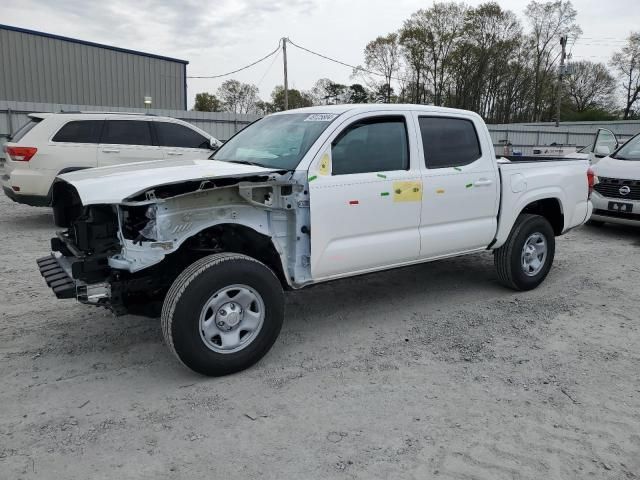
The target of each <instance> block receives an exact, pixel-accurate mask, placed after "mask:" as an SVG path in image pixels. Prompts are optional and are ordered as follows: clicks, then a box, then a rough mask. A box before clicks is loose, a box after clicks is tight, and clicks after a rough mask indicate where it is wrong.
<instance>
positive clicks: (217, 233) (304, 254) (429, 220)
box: [38, 105, 594, 375]
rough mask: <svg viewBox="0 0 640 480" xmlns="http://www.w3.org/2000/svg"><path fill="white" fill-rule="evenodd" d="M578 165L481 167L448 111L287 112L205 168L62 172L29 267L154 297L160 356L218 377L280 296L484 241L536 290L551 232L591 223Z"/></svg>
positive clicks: (120, 300)
mask: <svg viewBox="0 0 640 480" xmlns="http://www.w3.org/2000/svg"><path fill="white" fill-rule="evenodd" d="M588 168H589V165H588V161H586V160H575V159H558V160H555V161H554V160H549V159H545V160H543V161H540V160H538V161H527V160H526V159H525V160H523V161H519V162H510V161H508V160H506V159H498V160H497V159H496V157H495V153H494V149H493V146H492V142H491V137H490V136H489V132H488V130H487V127H486V125H485V124H484V122H483V121H482V119H481V118H480V117H479V116H478V115H476V114H474V113H472V112H468V111H463V110H453V109H445V108H437V107H429V106H419V105H343V106H323V107H313V108H305V109H300V110H292V111H288V112H282V113H278V114H274V115H271V116H268V117H265V118H263V119H261V120H259V121H257V122H255V123H253V124H251V125H250V126H248V127H247V128H245V129H244V130H243V131H241V132H240V133H238V134H237V135H236V136H234V137H232V138H231V139H230V140H229V141H228V142H227V143H225V144H224V145H223V146H222V147H221V148H220V149H219V150H218V151H217V152H216V153H215V154H213V156H212V160H206V161H200V160H189V161H184V160H182V161H181V160H176V161H157V162H143V163H138V164H129V165H121V166H113V167H105V168H98V169H92V170H84V171H78V172H73V173H69V174H65V175H62V176H61V177H60V178H59V180H58V181H57V182H56V183H55V184H54V189H53V204H54V216H55V220H56V223H57V225H58V226H60V227H64V228H66V230H64V231H60V232H59V233H58V235H57V237H55V238H53V239H52V242H51V243H52V250H53V252H52V253H51V255H50V256H47V257H44V258H41V259H39V260H38V265H39V268H40V271H41V273H42V275H43V276H44V277H45V279H46V281H47V283H48V284H49V286H50V287H51V288H52V289H53V291H54V292H55V294H56V296H58V297H59V298H77V299H79V300H80V301H81V302H83V303H88V304H95V305H103V306H107V307H109V308H111V309H112V310H113V311H115V312H116V313H126V312H131V313H140V312H143V313H147V314H152V313H153V312H149V311H148V310H152V309H151V308H150V307H152V306H154V305H157V306H160V305H161V306H162V310H161V323H162V330H163V334H164V338H165V341H166V343H167V345H168V346H169V348H170V349H171V350H172V351H173V353H175V355H176V356H177V357H178V358H179V359H180V360H181V361H182V362H183V363H184V364H185V365H186V366H188V367H190V368H191V369H193V370H195V371H196V372H200V373H202V374H205V375H223V374H228V373H231V372H236V371H239V370H242V369H244V368H247V367H248V366H250V365H252V364H253V363H255V362H256V361H258V360H259V359H260V358H261V357H262V356H263V355H265V354H266V352H267V351H268V350H269V349H270V348H271V346H272V345H273V343H274V341H275V340H276V337H277V336H278V333H279V331H280V328H281V326H282V322H283V318H284V298H283V290H286V289H299V288H302V287H306V286H308V285H313V284H316V283H319V282H325V281H328V280H334V279H338V278H344V277H349V276H354V275H360V274H364V273H369V272H375V271H379V270H385V269H390V268H395V267H402V266H406V265H412V264H416V263H421V262H427V261H432V260H437V259H441V258H447V257H452V256H457V255H465V254H470V253H476V252H482V251H487V250H492V251H493V252H494V256H495V264H496V267H497V271H498V277H499V279H500V280H501V282H502V283H504V284H505V285H506V286H508V287H510V288H513V289H516V290H529V289H532V288H535V287H536V286H537V285H539V284H540V282H542V281H543V279H544V278H545V277H546V275H547V273H548V272H549V269H550V268H551V265H552V262H553V258H554V253H555V236H557V235H561V234H562V233H564V232H566V231H568V230H569V229H571V228H574V227H576V226H578V225H581V224H582V223H584V222H585V221H586V220H587V219H588V218H589V216H590V215H591V211H592V206H591V202H590V200H589V196H590V192H591V189H592V187H593V183H594V176H593V174H592V173H591V172H590V171H589V170H588ZM427 282H428V280H427ZM354 301H357V300H354ZM156 312H158V310H156ZM156 314H157V313H156Z"/></svg>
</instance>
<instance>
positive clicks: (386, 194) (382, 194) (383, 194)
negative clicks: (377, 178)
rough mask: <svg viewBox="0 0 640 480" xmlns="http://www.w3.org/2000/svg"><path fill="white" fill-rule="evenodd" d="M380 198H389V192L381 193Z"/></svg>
mask: <svg viewBox="0 0 640 480" xmlns="http://www.w3.org/2000/svg"><path fill="white" fill-rule="evenodd" d="M380 196H381V197H388V196H389V192H381V193H380Z"/></svg>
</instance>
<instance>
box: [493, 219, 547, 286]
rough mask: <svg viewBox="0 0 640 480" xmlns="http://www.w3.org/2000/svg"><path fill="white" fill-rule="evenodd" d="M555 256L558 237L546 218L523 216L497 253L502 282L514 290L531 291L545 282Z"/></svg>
mask: <svg viewBox="0 0 640 480" xmlns="http://www.w3.org/2000/svg"><path fill="white" fill-rule="evenodd" d="M554 254H555V235H554V233H553V228H552V227H551V224H550V223H549V222H548V221H547V219H546V218H544V217H541V216H540V215H530V214H523V215H520V216H519V217H518V219H517V220H516V223H515V225H514V226H513V229H512V230H511V233H510V234H509V238H508V239H507V241H506V242H505V244H504V245H503V246H502V247H500V248H498V249H497V250H496V251H495V252H494V262H495V265H496V270H497V271H498V278H499V279H500V282H501V283H502V284H503V285H505V286H507V287H509V288H512V289H514V290H531V289H533V288H536V287H537V286H538V285H540V283H542V281H543V280H544V279H545V277H546V276H547V274H548V273H549V270H550V269H551V265H552V264H553V257H554Z"/></svg>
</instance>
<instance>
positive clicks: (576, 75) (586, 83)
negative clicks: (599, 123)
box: [566, 61, 616, 112]
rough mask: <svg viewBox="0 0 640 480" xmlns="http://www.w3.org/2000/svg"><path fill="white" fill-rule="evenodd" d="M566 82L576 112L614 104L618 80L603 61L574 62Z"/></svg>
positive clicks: (604, 107)
mask: <svg viewBox="0 0 640 480" xmlns="http://www.w3.org/2000/svg"><path fill="white" fill-rule="evenodd" d="M571 67H572V72H571V74H570V75H569V76H568V79H567V82H566V88H567V93H568V94H569V97H570V99H571V101H572V105H571V106H572V109H573V110H574V111H575V112H584V111H587V110H594V109H602V110H606V109H608V108H609V107H610V105H611V104H612V102H613V100H612V95H613V91H614V90H615V86H616V81H615V79H614V78H613V76H612V75H611V74H610V73H609V71H608V70H607V67H606V66H605V65H604V64H602V63H594V62H589V61H582V62H576V63H574V64H572V66H571Z"/></svg>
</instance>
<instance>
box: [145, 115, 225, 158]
mask: <svg viewBox="0 0 640 480" xmlns="http://www.w3.org/2000/svg"><path fill="white" fill-rule="evenodd" d="M153 124H154V125H155V129H156V137H157V139H158V145H159V146H160V147H161V148H162V150H163V152H164V155H165V157H166V158H185V159H207V158H209V156H210V155H211V154H212V153H213V152H212V150H211V148H210V141H209V138H207V137H205V136H204V135H202V134H201V133H199V132H197V131H196V130H195V129H193V128H190V127H187V126H186V125H182V124H181V123H177V122H169V121H164V120H154V122H153Z"/></svg>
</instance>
